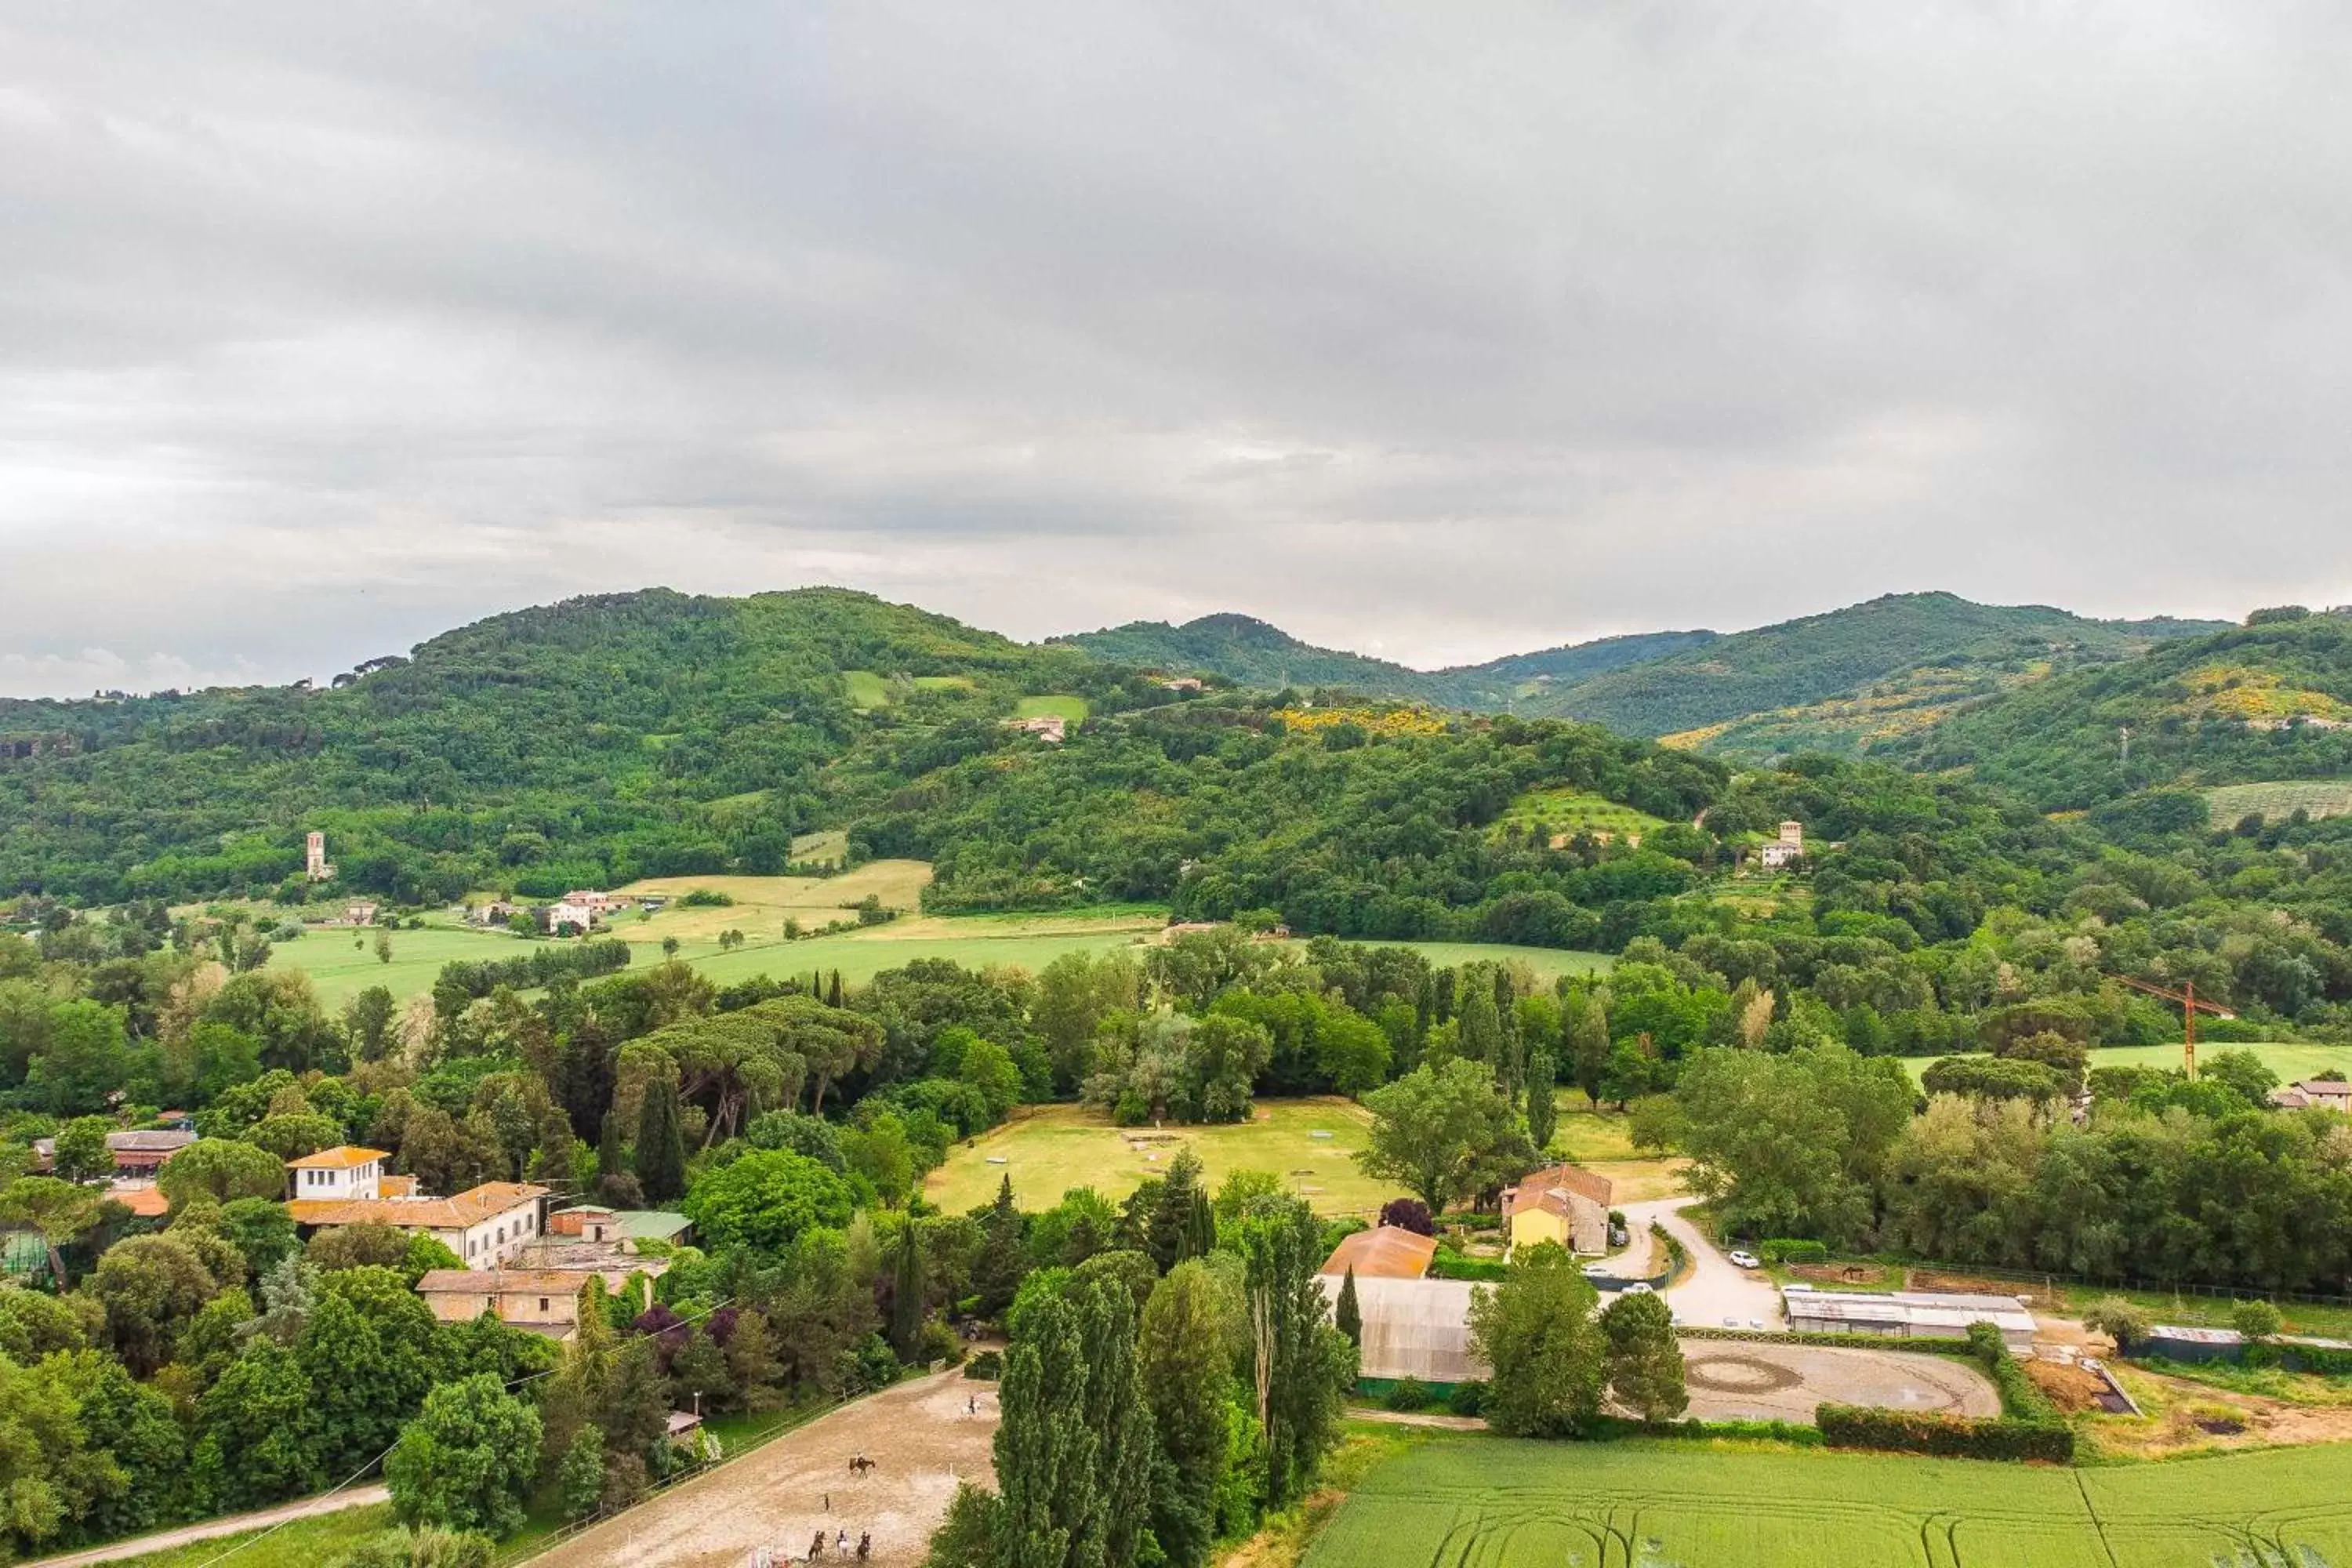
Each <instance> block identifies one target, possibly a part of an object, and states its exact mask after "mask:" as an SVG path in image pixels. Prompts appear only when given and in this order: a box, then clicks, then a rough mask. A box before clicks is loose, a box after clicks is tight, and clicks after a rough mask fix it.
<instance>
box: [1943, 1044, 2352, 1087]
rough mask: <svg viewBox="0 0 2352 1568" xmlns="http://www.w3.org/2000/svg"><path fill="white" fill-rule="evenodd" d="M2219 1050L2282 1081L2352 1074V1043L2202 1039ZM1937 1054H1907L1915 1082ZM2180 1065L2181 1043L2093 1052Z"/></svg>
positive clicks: (2109, 1058) (2104, 1062) (2201, 1048)
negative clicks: (2254, 1059)
mask: <svg viewBox="0 0 2352 1568" xmlns="http://www.w3.org/2000/svg"><path fill="white" fill-rule="evenodd" d="M2217 1051H2252V1052H2253V1053H2254V1055H2256V1056H2258V1057H2260V1058H2263V1065H2264V1066H2266V1067H2268V1068H2270V1069H2271V1071H2273V1072H2274V1073H2276V1074H2278V1076H2279V1081H2280V1082H2281V1083H2294V1082H2296V1081H2297V1080H2299V1079H2306V1078H2309V1077H2310V1076H2311V1075H2312V1074H2314V1073H2318V1072H2326V1070H2327V1069H2328V1068H2335V1069H2336V1071H2337V1072H2341V1073H2347V1074H2352V1046H2306V1045H2299V1044H2294V1043H2291V1042H2287V1041H2275V1040H2274V1041H2265V1042H2263V1043H2262V1044H2259V1045H2232V1044H2231V1043H2230V1042H2229V1041H2226V1040H2200V1041H2198V1042H2197V1059H2198V1060H2199V1061H2210V1060H2211V1059H2212V1057H2213V1054H2214V1053H2215V1052H2217ZM1935 1060H1936V1058H1933V1057H1906V1058H1903V1065H1904V1066H1905V1067H1906V1068H1909V1069H1910V1072H1911V1078H1912V1081H1913V1082H1915V1083H1916V1082H1917V1081H1918V1079H1919V1075H1920V1074H1922V1073H1924V1072H1926V1071H1927V1068H1929V1067H1931V1066H1933V1065H1934V1063H1935ZM2179 1065H2180V1047H2179V1044H2177V1043H2176V1044H2173V1045H2169V1046H2101V1047H2098V1048H2097V1049H2096V1050H2094V1051H2093V1052H2092V1053H2091V1066H2092V1067H2094V1068H2125V1067H2135V1068H2177V1067H2179Z"/></svg>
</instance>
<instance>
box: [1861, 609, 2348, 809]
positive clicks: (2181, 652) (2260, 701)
mask: <svg viewBox="0 0 2352 1568" xmlns="http://www.w3.org/2000/svg"><path fill="white" fill-rule="evenodd" d="M2273 614H2276V613H2268V614H2263V613H2258V614H2257V615H2256V616H2253V617H2252V621H2253V622H2254V624H2253V625H2251V626H2245V627H2240V628H2232V629H2231V630H2228V631H2224V632H2220V633H2217V634H2215V635H2213V636H2210V637H2196V638H2191V639H2188V640H2183V641H2177V642H2168V643H2166V644H2165V645H2163V646H2162V647H2158V648H2157V649H2156V650H2155V651H2154V652H2152V653H2150V654H2148V655H2147V657H2146V658H2137V659H2134V660H2131V661H2129V662H2127V663H2123V664H2116V665H2112V666H2109V667H2107V668H2101V669H2092V670H2084V671H2079V672H2077V673H2075V674H2074V675H2070V676H2064V677H2061V678H2059V679H2053V680H2049V681H2045V682H2042V683H2041V684H2039V685H2035V686H2030V687H2025V688H2022V689H2019V690H2016V691H2014V692H2011V693H2010V694H2009V695H2007V696H2004V697H2001V698H1999V699H1996V700H1993V701H1990V702H1988V703H1985V704H1983V705H1981V706H1979V707H1977V708H1975V709H1972V710H1969V711H1965V712H1962V713H1960V714H1958V715H1956V716H1955V717H1953V718H1952V719H1950V720H1949V721H1946V722H1945V723H1943V724H1941V725H1939V726H1938V727H1937V728H1936V729H1934V730H1932V731H1927V733H1925V734H1923V735H1921V736H1919V737H1918V738H1917V739H1916V741H1915V742H1912V743H1911V744H1909V745H1908V746H1906V747H1904V748H1901V749H1900V751H1899V752H1897V755H1898V756H1899V757H1900V758H1901V760H1903V761H1906V762H1907V763H1911V764H1912V765H1914V766H1917V767H1923V768H1930V769H1945V768H1967V769H1969V770H1971V771H1972V772H1973V773H1974V774H1975V776H1976V777H1978V778H1979V779H1981V780H1985V781H1987V782H1990V783H1994V784H2001V785H2003V786H2006V787H2008V788H2010V789H2012V790H2014V791H2016V792H2018V793H2020V794H2021V795H2025V796H2026V797H2028V798H2029V799H2031V800H2032V801H2033V802H2034V803H2035V804H2036V805H2039V806H2040V807H2041V808H2042V810H2044V811H2062V810H2072V809H2082V808H2084V807H2091V806H2096V805H2100V804H2102V803H2104V802H2108V801H2113V800H2116V799H2117V798H2119V797H2122V796H2125V795H2133V794H2136V793H2137V792H2140V791H2146V790H2150V789H2154V788H2158V787H2159V786H2168V785H2186V786H2192V787H2201V786H2207V785H2213V784H2252V783H2268V782H2273V781H2285V780H2294V779H2328V778H2334V779H2342V778H2346V777H2352V616H2347V615H2345V614H2342V613H2335V614H2329V615H2323V616H2305V615H2301V614H2300V613H2294V614H2293V615H2292V618H2284V619H2275V618H2273ZM2126 729H2128V730H2129V731H2131V741H2130V754H2129V759H2128V761H2126V755H2125V746H2124V736H2123V731H2125V730H2126Z"/></svg>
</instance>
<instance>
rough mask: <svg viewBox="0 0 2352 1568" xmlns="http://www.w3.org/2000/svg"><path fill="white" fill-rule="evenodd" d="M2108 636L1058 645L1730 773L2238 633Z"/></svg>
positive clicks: (1893, 632) (1237, 631) (1992, 630)
mask: <svg viewBox="0 0 2352 1568" xmlns="http://www.w3.org/2000/svg"><path fill="white" fill-rule="evenodd" d="M2225 625H2226V623H2223V622H2218V621H2182V620H2174V619H2171V618H2169V617H2164V618H2158V619H2155V620H2146V621H2102V620H2092V619H2088V618H2086V617H2084V616H2075V615H2071V614H2069V613H2068V612H2066V611H2064V610H2058V609H2053V608H2050V607H2049V606H2047V605H1979V604H1975V603H1972V602H1970V601H1969V600H1967V599H1963V598H1960V597H1958V595H1952V594H1940V593H1937V594H1895V595H1887V596H1885V597H1884V598H1878V599H1873V600H1871V601H1869V602H1868V603H1866V604H1860V605H1848V606H1847V607H1845V608H1843V609H1839V610H1831V611H1828V612H1826V613H1824V614H1822V615H1816V616H1804V617H1802V618H1801V619H1798V620H1793V621H1784V622H1782V623H1780V625H1778V626H1763V627H1759V628H1758V629H1757V630H1754V631H1747V632H1739V633H1737V634H1734V635H1732V636H1728V637H1727V636H1722V635H1720V634H1717V633H1715V632H1708V631H1687V632H1654V633H1648V634H1644V635H1641V636H1635V637H1608V638H1603V639H1601V640H1600V641H1597V642H1588V643H1578V644H1572V645H1569V646H1565V647H1557V648H1550V649H1547V650H1545V651H1542V652H1538V653H1530V654H1516V655H1512V656H1510V657H1507V658H1498V659H1492V660H1489V661H1488V662H1486V663H1485V664H1479V665H1464V666H1459V667H1456V668H1450V669H1442V670H1430V671H1423V670H1415V669H1409V668H1405V667H1404V666H1402V665H1399V664H1391V663H1389V662H1388V661H1386V660H1384V659H1375V658H1365V657H1364V656H1362V655H1360V654H1353V653H1346V652H1340V651H1337V650H1334V649H1330V648H1321V647H1312V646H1310V645H1308V644H1306V643H1302V642H1300V641H1298V640H1297V638H1295V637H1291V636H1289V635H1288V634H1287V633H1286V632H1284V631H1282V630H1280V629H1279V628H1278V627H1275V626H1268V625H1267V624H1266V623H1265V622H1264V621H1260V620H1254V619H1252V618H1251V617H1249V616H1233V615H1223V616H1202V617H1201V618H1200V619H1198V620H1195V621H1188V622H1186V623H1185V624H1184V625H1182V626H1168V625H1166V624H1164V623H1162V622H1158V621H1136V622H1131V623H1129V625H1126V626H1115V627H1112V628H1110V629H1108V630H1106V631H1099V632H1086V633H1081V634H1079V635H1077V636H1075V637H1063V638H1057V639H1055V641H1056V642H1058V643H1063V644H1066V645H1069V646H1073V647H1083V648H1085V649H1087V651H1089V652H1091V653H1094V654H1096V655H1097V656H1099V657H1101V658H1110V659H1115V660H1118V661H1120V662H1124V663H1129V664H1138V665H1144V666H1148V667H1150V668H1160V669H1171V670H1193V671H1198V672H1203V673H1208V674H1214V675H1221V676H1223V677H1225V678H1226V679H1231V680H1234V681H1237V682H1239V683H1241V684H1243V685H1245V686H1254V687H1262V688H1266V689H1273V688H1276V687H1281V686H1284V685H1290V686H1299V687H1306V686H1339V687H1346V688H1348V689H1351V690H1356V691H1363V692H1370V693H1375V694H1379V695H1383V696H1392V697H1402V698H1408V699H1412V700H1418V701H1424V702H1433V703H1436V704H1438V705H1440V706H1443V707H1449V708H1462V709H1467V710H1472V711H1475V712H1511V713H1517V714H1520V715H1523V716H1554V717H1565V718H1572V719H1580V720H1585V721H1589V722H1591V723H1596V724H1602V725H1605V726H1607V727H1608V728H1610V729H1612V730H1615V731H1619V732H1621V733H1623V734H1629V735H1644V736H1666V737H1671V738H1672V739H1673V742H1674V743H1675V744H1678V745H1684V746H1689V747H1693V748H1696V749H1698V750H1701V751H1707V752H1718V753H1721V754H1724V755H1728V756H1743V757H1768V756H1773V755H1779V754H1782V753H1787V752H1802V751H1834V752H1863V751H1868V750H1871V749H1872V748H1873V747H1874V746H1876V745H1879V744H1883V743H1885V742H1889V741H1894V740H1899V739H1900V738H1902V737H1904V736H1906V735H1909V734H1912V733H1915V732H1916V731H1919V730H1921V729H1924V728H1925V727H1927V725H1929V724H1932V723H1934V722H1935V721H1937V720H1938V719H1941V718H1942V717H1944V716H1945V715H1947V714H1948V713H1950V712H1951V711H1953V710H1955V709H1957V708H1958V706H1959V705H1960V704H1962V703H1963V702H1967V701H1969V700H1976V699H1980V698H1984V697H1989V696H1992V695H1995V694H1997V693H1999V692H2001V691H2004V690H2007V689H2011V688H2012V687H2015V686H2019V685H2021V684H2024V683H2027V682H2029V681H2032V680H2036V679H2042V678H2043V677H2045V676H2048V675H2050V674H2052V673H2054V672H2062V671H2065V670H2069V669H2074V668H2081V667H2083V666H2085V665H2091V664H2103V663H2107V662H2110V661H2113V660H2116V659H2120V658H2129V657H2131V656H2133V655H2135V654H2138V653H2141V652H2144V651H2146V650H2147V649H2148V648H2150V647H2155V646H2157V645H2158V644H2159V643H2161V642H2163V641H2165V640H2166V639H2168V638H2174V637H2194V636H2200V635H2204V634H2208V633H2211V632H2215V631H2219V630H2221V629H2223V627H2224V626H2225Z"/></svg>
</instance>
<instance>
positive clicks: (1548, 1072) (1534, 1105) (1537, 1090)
mask: <svg viewBox="0 0 2352 1568" xmlns="http://www.w3.org/2000/svg"><path fill="white" fill-rule="evenodd" d="M1558 1126H1559V1105H1558V1104H1556V1103H1555V1102H1554V1101H1553V1100H1552V1067H1551V1053H1550V1052H1549V1051H1538V1052H1537V1053H1536V1054H1535V1055H1534V1056H1532V1057H1530V1058H1528V1142H1531V1143H1533V1144H1534V1145H1535V1146H1536V1152H1538V1153H1541V1152H1543V1151H1544V1150H1546V1149H1548V1148H1549V1147H1550V1146H1551V1135H1552V1131H1553V1130H1554V1129H1555V1128H1556V1127H1558Z"/></svg>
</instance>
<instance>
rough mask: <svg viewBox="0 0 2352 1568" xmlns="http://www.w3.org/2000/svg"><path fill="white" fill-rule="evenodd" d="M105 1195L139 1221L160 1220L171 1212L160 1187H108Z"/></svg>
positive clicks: (168, 1201)
mask: <svg viewBox="0 0 2352 1568" xmlns="http://www.w3.org/2000/svg"><path fill="white" fill-rule="evenodd" d="M106 1195H107V1196H108V1197H110V1198H112V1199H113V1200H114V1201H115V1202H116V1203H119V1204H121V1205H122V1206H123V1207H124V1208H127V1209H129V1210H130V1211H131V1213H132V1214H135V1215H138V1216H139V1217H140V1218H141V1219H160V1218H162V1217H163V1215H167V1214H170V1213H171V1212H172V1201H171V1200H170V1199H169V1198H167V1197H165V1196H164V1195H163V1189H162V1188H161V1187H156V1186H142V1187H110V1188H108V1189H107V1194H106Z"/></svg>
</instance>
